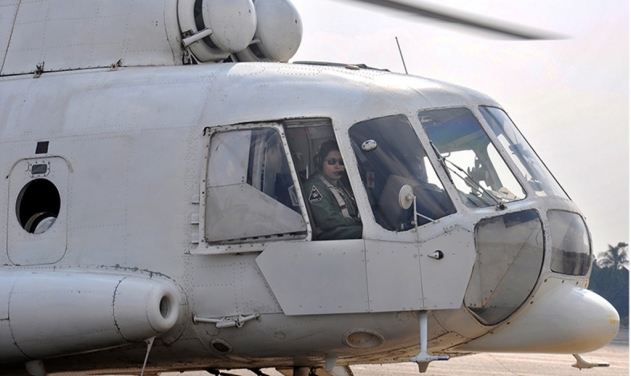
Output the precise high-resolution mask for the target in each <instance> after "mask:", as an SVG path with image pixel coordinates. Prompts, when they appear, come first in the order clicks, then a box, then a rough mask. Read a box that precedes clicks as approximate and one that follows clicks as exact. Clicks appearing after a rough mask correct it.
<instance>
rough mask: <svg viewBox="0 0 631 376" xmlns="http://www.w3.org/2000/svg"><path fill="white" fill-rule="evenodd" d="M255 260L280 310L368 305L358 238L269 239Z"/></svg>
mask: <svg viewBox="0 0 631 376" xmlns="http://www.w3.org/2000/svg"><path fill="white" fill-rule="evenodd" d="M256 263H257V264H258V266H259V268H260V269H261V271H262V272H263V276H264V277H265V279H266V280H267V283H268V284H269V285H270V287H271V289H272V291H273V292H274V295H275V296H276V299H277V300H278V302H279V303H280V305H281V307H282V308H283V312H285V314H286V315H314V314H333V313H357V312H368V310H369V309H368V291H367V285H366V284H367V282H366V262H365V251H364V241H363V240H331V241H320V242H287V243H274V244H270V245H269V246H268V247H267V248H266V249H265V250H264V251H263V253H262V254H261V255H260V256H259V257H258V258H257V259H256Z"/></svg>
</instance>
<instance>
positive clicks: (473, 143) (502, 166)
mask: <svg viewBox="0 0 631 376" xmlns="http://www.w3.org/2000/svg"><path fill="white" fill-rule="evenodd" d="M418 116H419V119H420V121H421V123H422V124H423V127H424V128H425V131H426V132H427V135H428V136H429V138H430V140H431V142H432V145H433V146H434V149H435V152H436V154H437V156H438V157H439V159H440V161H441V164H442V165H443V167H444V168H445V170H446V171H447V174H448V175H449V176H450V179H451V180H452V182H453V183H454V185H455V186H456V188H457V189H458V191H459V193H460V196H461V198H462V199H463V201H464V203H465V204H466V205H467V206H468V207H470V208H478V207H487V206H493V205H496V206H499V207H501V206H503V204H504V203H507V202H512V201H515V200H521V199H523V198H524V197H526V195H525V193H524V190H523V189H522V187H521V185H519V182H518V181H517V179H516V178H515V176H514V175H513V174H512V172H511V171H510V169H509V168H508V166H507V165H506V162H505V161H504V160H503V159H502V157H501V156H500V154H499V153H498V151H497V150H496V149H495V146H494V145H493V144H492V143H491V140H490V139H489V137H488V136H487V134H486V133H485V132H484V130H483V129H482V126H481V125H480V123H479V122H478V120H477V119H476V118H475V116H473V113H472V112H471V111H470V110H468V109H466V108H449V109H443V110H428V111H421V112H420V113H419V115H418Z"/></svg>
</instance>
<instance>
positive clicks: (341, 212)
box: [306, 174, 362, 240]
mask: <svg viewBox="0 0 631 376" xmlns="http://www.w3.org/2000/svg"><path fill="white" fill-rule="evenodd" d="M325 180H326V181H325ZM340 183H341V182H340V180H338V184H337V185H336V184H333V183H332V182H331V181H330V180H328V179H327V178H326V177H325V176H324V175H323V174H316V175H314V176H313V177H312V178H311V179H309V181H308V182H307V185H306V188H307V195H308V197H309V198H308V201H309V204H310V206H311V215H312V216H313V221H314V222H315V226H316V238H317V239H321V240H328V239H361V237H362V223H361V220H360V219H359V211H358V210H357V204H356V203H355V198H354V197H353V195H352V193H350V191H348V190H346V189H345V188H344V187H343V186H342V185H341V184H340ZM332 190H337V193H338V197H339V198H340V200H342V201H343V205H340V203H338V198H336V195H335V194H334V193H333V192H332Z"/></svg>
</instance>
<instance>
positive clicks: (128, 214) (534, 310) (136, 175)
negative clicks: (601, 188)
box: [0, 0, 619, 375]
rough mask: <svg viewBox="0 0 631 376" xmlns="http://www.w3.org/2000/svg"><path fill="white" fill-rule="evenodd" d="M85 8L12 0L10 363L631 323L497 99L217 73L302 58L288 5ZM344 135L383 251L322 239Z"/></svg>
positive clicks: (6, 64)
mask: <svg viewBox="0 0 631 376" xmlns="http://www.w3.org/2000/svg"><path fill="white" fill-rule="evenodd" d="M85 4H86V3H85V1H84V0H67V1H65V2H63V3H61V2H55V1H39V2H25V1H18V0H15V1H14V0H0V20H2V22H1V23H0V53H2V54H4V55H2V56H1V57H2V59H1V64H2V66H1V70H0V170H1V171H2V174H3V175H2V179H0V192H2V193H3V194H2V197H1V198H0V216H1V217H2V218H3V219H2V220H0V234H3V239H4V241H2V242H0V265H1V266H0V374H11V375H15V374H27V373H26V372H28V373H30V374H32V375H44V374H46V371H48V372H76V373H77V374H85V372H92V373H95V374H96V373H98V374H103V373H104V372H109V373H121V372H134V371H137V370H140V369H141V367H142V362H143V359H145V355H146V354H148V355H149V357H148V362H147V369H149V370H151V372H159V371H164V370H188V369H225V368H251V369H256V368H261V367H277V368H278V369H281V370H283V369H289V368H292V367H302V368H301V369H303V370H304V369H308V368H312V369H319V371H317V372H334V370H337V371H336V372H338V373H337V374H346V375H348V374H349V373H350V372H349V369H348V368H344V371H340V367H344V366H348V365H352V364H361V363H389V362H401V361H409V360H410V358H411V357H412V356H414V355H415V354H418V355H417V356H416V357H415V358H414V359H415V360H414V361H416V362H418V363H419V364H427V362H429V361H431V360H434V358H432V357H431V356H429V354H428V352H429V353H433V354H443V355H447V354H448V355H459V354H468V353H475V352H482V351H510V352H556V353H568V354H578V353H582V352H587V351H592V350H594V349H597V348H599V347H602V346H604V345H605V344H606V343H608V342H609V341H610V340H611V339H612V338H613V337H614V335H615V334H616V332H617V330H618V325H619V317H618V314H617V312H616V311H615V309H614V308H613V307H612V306H611V305H610V304H609V303H607V302H606V301H605V300H604V299H602V298H601V297H599V296H598V295H596V294H594V293H592V292H589V291H588V290H586V287H587V284H588V279H589V271H590V265H591V255H592V251H591V242H590V239H589V233H588V230H587V227H586V225H585V221H584V217H583V215H582V214H581V213H580V211H579V209H578V208H577V207H576V205H575V204H574V203H573V202H572V201H571V200H570V199H569V198H568V197H567V195H566V194H565V192H563V190H562V189H561V188H560V186H559V185H558V183H557V182H556V181H555V180H554V178H553V177H552V175H551V174H550V173H549V172H548V171H547V169H546V168H545V166H543V164H542V163H541V162H540V160H539V159H538V157H537V156H536V154H534V152H533V151H532V150H531V149H530V147H529V146H528V145H527V143H526V142H525V140H523V139H522V138H520V137H521V136H520V135H519V132H517V131H516V129H515V128H514V126H513V125H512V122H511V121H510V119H509V118H508V117H507V116H506V115H505V114H504V113H503V110H501V107H500V106H499V105H498V104H497V103H496V102H495V101H493V100H492V99H490V98H488V97H486V96H484V95H482V94H479V93H477V92H474V91H471V90H468V89H464V88H461V87H458V86H455V85H450V84H446V83H442V82H437V81H432V80H428V79H424V78H419V77H413V76H407V75H399V74H394V73H390V72H387V71H381V70H376V69H370V68H366V67H360V66H355V65H348V66H345V65H338V66H332V65H327V64H324V65H323V64H286V63H271V62H253V63H213V61H223V60H224V59H228V58H229V59H232V61H235V60H241V61H243V60H249V59H251V60H257V59H264V60H265V59H268V58H269V57H270V56H271V57H275V56H276V57H277V60H282V61H285V60H287V59H288V58H289V57H291V56H293V53H294V52H295V50H296V49H297V46H298V45H299V40H300V38H299V36H300V35H301V33H302V26H301V24H300V22H299V21H300V20H299V17H298V16H297V15H295V14H294V12H293V11H292V10H291V9H290V8H292V7H291V6H290V5H288V3H287V2H286V1H284V0H265V1H264V0H258V1H257V2H256V4H255V5H256V14H257V17H258V18H257V19H256V20H258V21H256V20H255V21H256V22H258V23H255V24H252V22H255V21H252V19H251V17H250V16H249V15H248V14H254V13H255V12H254V10H253V9H254V4H252V3H251V2H250V1H249V0H243V1H240V2H236V1H233V2H226V3H225V4H221V2H213V1H210V0H203V1H202V0H199V1H195V0H179V1H176V0H165V1H163V0H155V1H154V0H143V1H135V2H129V1H123V0H121V1H104V2H95V4H91V6H85ZM217 4H220V5H217ZM226 4H228V5H226ZM232 4H237V6H243V7H244V8H243V9H246V10H245V11H244V10H243V9H241V8H239V9H237V11H236V12H233V15H232V16H231V17H233V18H230V17H226V19H227V20H228V22H225V23H223V24H222V22H221V21H223V20H222V17H215V18H213V17H214V16H216V15H217V14H220V15H221V14H222V13H221V12H223V11H226V12H228V11H229V10H230V9H227V10H226V9H224V8H222V7H227V8H230V6H231V5H232ZM239 4H240V5H239ZM266 7H269V8H266ZM270 9H271V11H270ZM288 9H289V10H288ZM281 11H282V12H285V11H286V13H283V14H284V15H285V16H286V17H285V16H283V17H280V16H278V17H276V16H277V15H279V14H280V12H281ZM202 13H203V17H202V16H201V14H202ZM228 13H229V12H228ZM228 13H226V14H228ZM234 14H238V17H237V16H234ZM242 15H245V16H246V17H244V18H243V17H242V18H240V17H241V16H242ZM248 17H250V18H248ZM233 20H238V21H239V22H242V24H238V23H233V22H232V21H233ZM278 20H281V21H282V22H285V25H284V26H282V25H281V26H278V24H277V23H276V22H277V21H278ZM4 21H7V22H4ZM217 22H219V26H218V27H215V26H213V30H211V28H210V25H211V24H212V25H217ZM278 22H280V21H278ZM235 25H236V26H235ZM243 25H245V26H250V29H252V26H256V30H257V31H256V33H257V34H255V35H253V36H252V35H247V38H245V39H244V40H246V42H247V41H248V40H251V43H250V42H248V43H246V45H245V47H244V46H241V45H240V44H239V43H236V42H234V39H239V40H240V39H241V38H232V36H233V35H235V34H231V33H239V32H241V30H242V29H243V30H244V29H248V28H247V27H241V26H243ZM287 25H289V26H287ZM259 26H260V27H259ZM221 27H224V29H221ZM76 30H88V31H89V32H84V33H77V32H76ZM287 30H288V31H287ZM276 31H282V33H280V32H279V33H276V34H283V35H286V36H287V38H285V41H284V42H283V43H284V44H283V43H280V44H278V45H276V44H274V43H270V41H272V42H274V41H275V40H277V39H275V38H276V37H277V36H276V34H275V32H276ZM223 32H225V33H223ZM252 32H253V31H252ZM269 35H272V37H271V39H269V38H268V36H269ZM226 36H227V37H226ZM208 38H211V39H212V38H215V39H213V40H212V41H209V40H208ZM248 38H250V39H248ZM296 40H297V42H296ZM231 43H236V44H231ZM224 44H225V45H224ZM218 45H223V48H224V50H222V51H219V50H217V49H216V47H217V46H218ZM279 46H280V47H279ZM239 48H245V49H242V50H239ZM287 50H289V51H290V52H289V53H288V52H287ZM226 51H228V52H226ZM292 51H293V52H292ZM261 53H263V54H264V55H265V56H267V57H268V58H260V54H261ZM503 114H504V115H503ZM326 140H335V141H336V143H337V144H338V146H339V149H340V150H339V151H340V153H341V156H342V157H343V160H344V163H345V167H346V173H347V178H348V179H347V180H348V189H349V190H350V191H352V192H353V195H354V198H355V200H356V205H357V208H358V211H359V214H360V218H361V223H362V236H361V238H360V239H337V240H322V238H319V236H320V234H319V229H318V226H316V223H315V221H314V215H313V213H312V212H311V209H310V204H311V203H312V202H313V201H317V195H316V196H311V195H310V193H311V192H307V191H306V188H305V184H307V183H308V181H309V179H311V178H313V177H314V176H315V172H316V170H317V167H318V166H316V163H315V162H314V156H316V154H317V151H318V147H319V146H320V145H322V143H323V142H324V141H326ZM474 153H475V154H474ZM465 160H467V162H466V163H470V165H466V166H465V167H466V169H459V168H460V167H459V165H460V164H461V163H463V161H465ZM419 169H420V170H419ZM421 170H422V171H421ZM418 171H421V172H422V174H417V173H418ZM500 180H501V181H500ZM412 205H413V206H412ZM419 347H420V349H421V352H420V353H419ZM42 362H43V363H45V368H44V366H43V365H42V364H43V363H42ZM25 364H26V367H25ZM336 367H337V368H336ZM340 372H341V373H340ZM296 373H297V374H300V372H296Z"/></svg>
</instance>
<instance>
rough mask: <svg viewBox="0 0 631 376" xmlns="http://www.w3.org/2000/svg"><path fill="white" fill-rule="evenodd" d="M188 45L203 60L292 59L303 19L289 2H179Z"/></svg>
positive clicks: (216, 0) (182, 25)
mask: <svg viewBox="0 0 631 376" xmlns="http://www.w3.org/2000/svg"><path fill="white" fill-rule="evenodd" d="M178 19H179V23H180V30H181V32H182V37H183V44H184V46H185V48H188V49H190V51H191V52H192V54H193V55H194V56H195V58H196V59H197V60H198V61H200V62H213V61H223V60H225V59H227V58H229V57H231V59H232V60H233V61H282V62H286V61H288V60H289V59H290V58H291V57H292V56H294V54H295V53H296V52H297V51H298V47H299V46H300V42H301V40H302V20H301V19H300V15H299V14H298V11H297V10H296V8H295V7H294V6H293V4H291V3H290V2H289V1H288V0H254V1H253V0H179V1H178Z"/></svg>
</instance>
